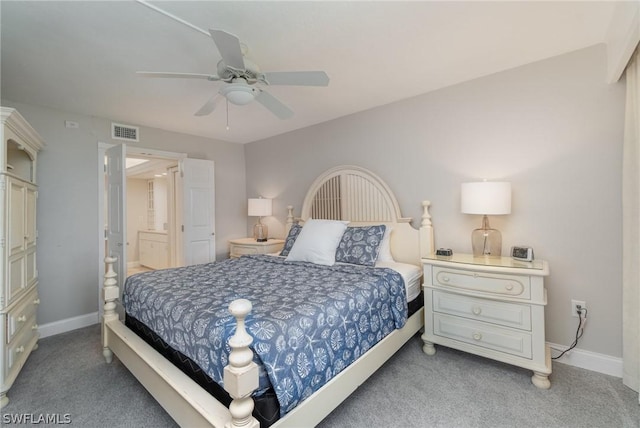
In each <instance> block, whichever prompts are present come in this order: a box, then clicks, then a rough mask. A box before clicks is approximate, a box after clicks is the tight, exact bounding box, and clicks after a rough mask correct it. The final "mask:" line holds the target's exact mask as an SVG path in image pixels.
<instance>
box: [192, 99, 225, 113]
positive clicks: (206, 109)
mask: <svg viewBox="0 0 640 428" xmlns="http://www.w3.org/2000/svg"><path fill="white" fill-rule="evenodd" d="M219 95H220V94H215V95H214V96H212V97H211V98H209V100H208V101H207V102H206V103H204V105H203V106H202V107H200V110H198V111H197V112H196V113H195V115H196V116H206V115H208V114H211V112H212V111H214V110H215V109H216V103H217V101H218V96H219Z"/></svg>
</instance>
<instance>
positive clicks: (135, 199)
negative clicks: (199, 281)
mask: <svg viewBox="0 0 640 428" xmlns="http://www.w3.org/2000/svg"><path fill="white" fill-rule="evenodd" d="M125 165H126V187H127V198H126V200H127V202H126V211H127V214H126V216H127V223H126V224H127V238H126V239H127V276H130V275H132V274H134V273H138V272H146V271H150V270H156V269H166V268H169V267H177V266H179V265H180V264H181V262H182V260H181V258H180V257H177V254H176V253H177V250H178V248H177V246H178V244H179V242H180V239H179V237H180V233H178V230H177V229H176V222H175V219H176V217H177V215H176V213H177V212H181V211H182V206H181V205H180V206H178V204H181V203H182V197H181V195H180V194H179V191H180V189H181V186H180V185H178V186H176V183H175V181H176V180H179V179H180V176H179V174H176V173H175V172H176V171H177V170H178V160H177V159H167V158H164V157H162V158H159V157H152V156H149V155H141V154H129V153H128V152H127V157H126V161H125ZM180 224H181V223H180Z"/></svg>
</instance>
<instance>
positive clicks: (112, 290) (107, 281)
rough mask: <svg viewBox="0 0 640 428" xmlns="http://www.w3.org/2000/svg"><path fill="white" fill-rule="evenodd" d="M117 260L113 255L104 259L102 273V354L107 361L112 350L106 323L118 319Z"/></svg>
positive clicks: (111, 354)
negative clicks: (105, 269)
mask: <svg viewBox="0 0 640 428" xmlns="http://www.w3.org/2000/svg"><path fill="white" fill-rule="evenodd" d="M116 261H117V259H116V258H115V257H106V258H105V259H104V262H105V264H106V265H107V273H105V274H104V286H103V287H102V299H103V300H104V310H103V312H102V355H104V359H105V360H106V361H107V363H110V362H111V361H112V360H113V352H112V351H111V349H109V346H108V345H109V340H108V333H107V328H106V324H107V323H108V322H109V321H112V320H118V313H117V312H116V299H117V298H118V295H119V294H120V291H119V289H118V280H117V278H118V274H117V273H116V272H115V271H114V270H113V265H114V263H115V262H116Z"/></svg>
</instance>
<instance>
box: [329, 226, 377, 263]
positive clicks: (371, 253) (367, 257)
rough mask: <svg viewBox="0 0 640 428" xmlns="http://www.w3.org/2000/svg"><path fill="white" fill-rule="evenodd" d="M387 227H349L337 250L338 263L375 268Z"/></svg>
mask: <svg viewBox="0 0 640 428" xmlns="http://www.w3.org/2000/svg"><path fill="white" fill-rule="evenodd" d="M385 229H386V226H385V225H384V224H381V225H377V226H363V227H347V230H345V232H344V235H342V240H341V241H340V244H339V245H338V249H337V250H336V262H341V263H351V264H355V265H363V266H374V265H375V264H376V259H377V258H378V253H379V252H380V244H381V243H382V238H383V237H384V231H385Z"/></svg>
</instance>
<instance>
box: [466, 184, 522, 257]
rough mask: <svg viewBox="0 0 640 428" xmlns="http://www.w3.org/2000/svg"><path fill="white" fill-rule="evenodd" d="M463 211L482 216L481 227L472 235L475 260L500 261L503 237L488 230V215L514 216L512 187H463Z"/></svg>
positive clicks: (508, 185)
mask: <svg viewBox="0 0 640 428" xmlns="http://www.w3.org/2000/svg"><path fill="white" fill-rule="evenodd" d="M461 190H462V191H461V198H460V199H461V211H462V213H464V214H479V215H482V216H483V217H482V227H481V228H480V229H475V230H474V231H473V232H472V233H471V246H472V248H473V255H474V256H491V257H499V256H500V255H501V254H502V234H501V233H500V231H499V230H497V229H492V228H491V227H490V226H489V217H487V216H489V215H504V214H511V183H506V182H492V181H481V182H475V183H462V189H461Z"/></svg>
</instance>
